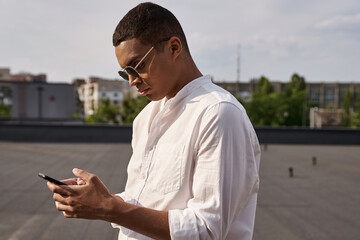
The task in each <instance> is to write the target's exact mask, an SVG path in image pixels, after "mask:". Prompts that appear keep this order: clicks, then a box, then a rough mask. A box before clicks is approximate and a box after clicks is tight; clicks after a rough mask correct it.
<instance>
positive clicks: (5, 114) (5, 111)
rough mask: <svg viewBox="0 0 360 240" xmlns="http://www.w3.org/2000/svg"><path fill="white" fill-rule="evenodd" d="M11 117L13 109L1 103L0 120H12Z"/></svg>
mask: <svg viewBox="0 0 360 240" xmlns="http://www.w3.org/2000/svg"><path fill="white" fill-rule="evenodd" d="M10 117H11V107H9V106H6V105H5V104H3V103H0V118H10Z"/></svg>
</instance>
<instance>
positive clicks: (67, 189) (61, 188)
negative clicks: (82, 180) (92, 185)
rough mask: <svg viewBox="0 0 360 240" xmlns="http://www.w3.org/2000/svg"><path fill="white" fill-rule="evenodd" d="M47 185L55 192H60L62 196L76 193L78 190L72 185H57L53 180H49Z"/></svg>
mask: <svg viewBox="0 0 360 240" xmlns="http://www.w3.org/2000/svg"><path fill="white" fill-rule="evenodd" d="M47 187H48V188H49V189H50V191H52V192H53V193H58V194H60V195H62V196H70V195H76V191H75V190H74V189H72V188H71V185H56V184H54V183H52V182H47Z"/></svg>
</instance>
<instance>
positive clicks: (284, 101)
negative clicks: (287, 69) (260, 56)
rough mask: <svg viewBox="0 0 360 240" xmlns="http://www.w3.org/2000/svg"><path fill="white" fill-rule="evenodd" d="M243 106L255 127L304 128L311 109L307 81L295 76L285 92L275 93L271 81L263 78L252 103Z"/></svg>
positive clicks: (259, 82)
mask: <svg viewBox="0 0 360 240" xmlns="http://www.w3.org/2000/svg"><path fill="white" fill-rule="evenodd" d="M243 105H244V107H245V108H246V110H247V113H248V115H249V118H250V119H251V121H252V123H253V124H254V125H258V126H302V125H304V124H305V123H306V121H307V118H308V109H309V108H308V102H307V97H306V83H305V79H304V77H300V76H299V75H297V74H294V75H293V76H292V77H291V80H290V82H289V84H288V85H287V87H286V90H285V92H280V93H274V92H273V87H272V86H271V83H270V81H269V80H268V79H267V78H266V77H264V76H262V77H261V78H260V79H259V81H258V83H257V85H256V91H255V93H254V94H253V97H252V100H251V102H249V103H246V104H243Z"/></svg>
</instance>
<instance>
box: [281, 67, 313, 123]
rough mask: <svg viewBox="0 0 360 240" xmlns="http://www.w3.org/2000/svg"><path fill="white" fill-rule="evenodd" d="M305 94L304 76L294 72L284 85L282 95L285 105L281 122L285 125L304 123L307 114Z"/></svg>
mask: <svg viewBox="0 0 360 240" xmlns="http://www.w3.org/2000/svg"><path fill="white" fill-rule="evenodd" d="M306 96H307V95H306V83H305V78H304V77H302V76H299V75H298V74H297V73H294V74H293V75H292V76H291V79H290V82H289V83H288V84H287V85H286V90H285V94H284V95H283V97H284V103H285V105H286V107H285V108H286V112H285V113H286V114H285V118H284V123H283V124H284V125H285V126H301V125H305V123H306V118H307V116H308V111H307V109H308V108H307V105H308V103H307V98H306Z"/></svg>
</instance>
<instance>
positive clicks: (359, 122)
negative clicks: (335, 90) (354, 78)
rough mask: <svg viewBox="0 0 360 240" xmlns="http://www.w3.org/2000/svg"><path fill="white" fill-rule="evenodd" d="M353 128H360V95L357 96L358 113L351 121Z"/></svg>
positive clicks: (356, 112)
mask: <svg viewBox="0 0 360 240" xmlns="http://www.w3.org/2000/svg"><path fill="white" fill-rule="evenodd" d="M351 126H352V127H360V95H359V94H358V95H357V101H356V111H355V114H354V116H353V118H352V120H351Z"/></svg>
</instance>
